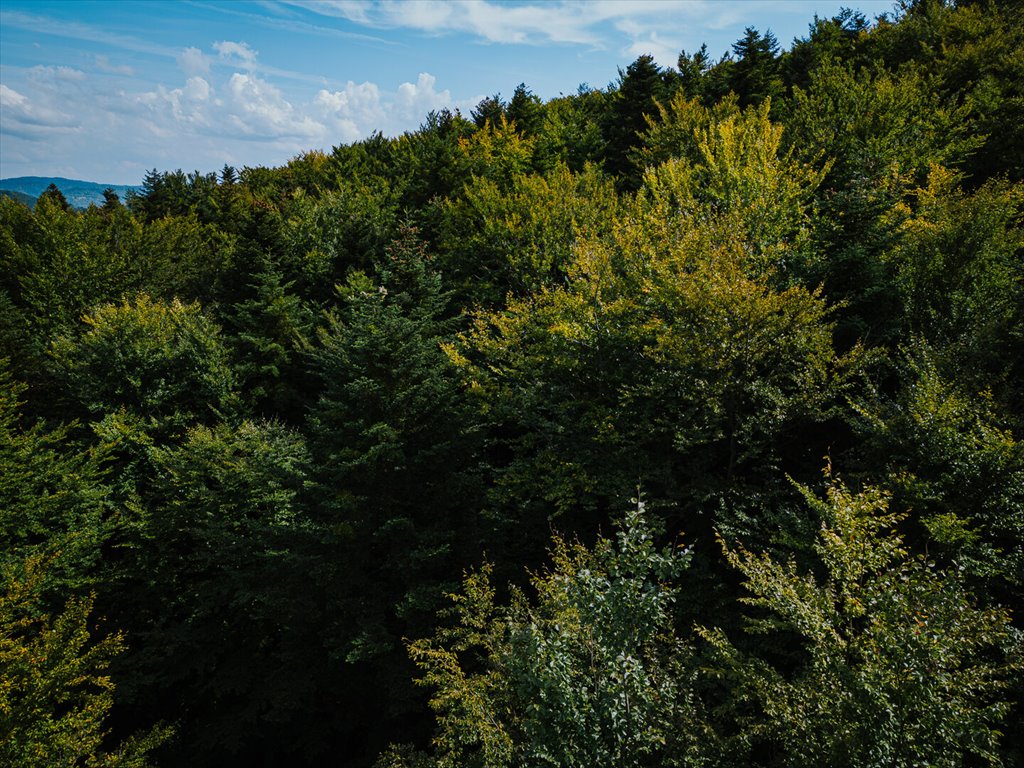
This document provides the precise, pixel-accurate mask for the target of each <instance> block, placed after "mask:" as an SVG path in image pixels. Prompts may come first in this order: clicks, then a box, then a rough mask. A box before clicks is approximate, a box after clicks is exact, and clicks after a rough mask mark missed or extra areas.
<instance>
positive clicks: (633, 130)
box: [602, 54, 671, 190]
mask: <svg viewBox="0 0 1024 768" xmlns="http://www.w3.org/2000/svg"><path fill="white" fill-rule="evenodd" d="M669 82H670V79H669V77H668V76H667V73H665V72H663V71H662V70H661V69H660V68H659V67H658V65H657V64H655V63H654V58H653V57H651V56H649V55H647V54H645V55H643V56H640V57H638V58H637V60H636V61H634V62H633V63H632V64H630V65H629V66H628V67H626V71H625V72H623V71H622V70H619V83H618V89H617V90H616V91H615V92H614V94H613V95H612V99H611V103H610V104H609V106H608V110H607V111H606V113H605V119H604V123H603V125H602V132H603V134H604V137H605V142H606V143H605V147H604V167H605V170H606V171H608V172H609V173H610V174H612V175H613V176H615V177H616V178H617V179H618V180H619V182H620V185H621V187H622V188H623V189H627V190H633V189H636V187H637V186H639V181H640V178H639V173H638V169H637V168H636V167H635V166H634V165H633V163H632V162H631V160H630V155H631V154H632V150H633V148H634V147H636V146H637V145H638V144H639V143H640V134H642V133H643V132H644V130H646V128H647V118H648V117H649V116H651V115H654V114H656V113H657V111H658V106H657V105H658V103H662V102H665V101H667V100H668V97H669V96H670V95H671V89H670V86H669Z"/></svg>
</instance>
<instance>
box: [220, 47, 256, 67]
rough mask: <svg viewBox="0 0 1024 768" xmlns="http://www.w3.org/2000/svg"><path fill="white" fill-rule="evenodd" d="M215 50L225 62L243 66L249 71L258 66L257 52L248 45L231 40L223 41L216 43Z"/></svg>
mask: <svg viewBox="0 0 1024 768" xmlns="http://www.w3.org/2000/svg"><path fill="white" fill-rule="evenodd" d="M213 49H214V50H215V51H217V53H218V54H219V55H220V58H221V59H223V60H224V61H228V62H230V63H233V64H241V65H242V66H244V67H247V68H249V69H252V68H253V67H255V66H256V51H254V50H253V49H252V48H250V47H249V45H248V44H247V43H234V42H231V41H230V40H222V41H220V42H218V43H214V44H213Z"/></svg>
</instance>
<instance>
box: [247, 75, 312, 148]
mask: <svg viewBox="0 0 1024 768" xmlns="http://www.w3.org/2000/svg"><path fill="white" fill-rule="evenodd" d="M227 90H228V94H229V96H230V99H231V105H232V106H233V107H234V109H233V110H232V111H231V112H230V113H229V114H228V120H229V121H230V123H231V124H232V125H234V126H235V127H236V128H237V129H238V130H240V131H241V132H242V133H243V134H245V135H247V136H253V135H256V136H277V137H284V136H287V137H292V136H296V137H298V136H301V137H305V138H321V137H322V136H323V135H324V132H325V131H324V126H323V125H322V124H320V123H318V122H317V121H316V120H314V119H313V118H312V117H310V116H308V115H302V114H300V113H299V112H298V111H297V110H295V109H294V108H293V107H292V105H291V104H290V103H289V102H288V101H287V100H286V99H285V98H284V97H283V96H282V95H281V91H279V90H278V89H277V88H275V87H274V86H273V85H271V84H270V83H268V82H267V81H266V80H261V79H260V78H258V77H255V76H253V75H243V74H240V73H238V72H236V73H235V74H233V75H232V76H231V79H230V80H229V81H228V86H227Z"/></svg>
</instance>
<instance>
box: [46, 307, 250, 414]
mask: <svg viewBox="0 0 1024 768" xmlns="http://www.w3.org/2000/svg"><path fill="white" fill-rule="evenodd" d="M82 322H83V325H84V328H83V329H82V331H81V333H80V334H76V335H75V336H70V335H68V336H62V337H60V338H58V339H57V340H56V341H54V343H53V346H52V348H51V354H52V355H53V359H54V363H55V365H56V367H57V370H58V372H59V375H60V376H61V377H62V379H63V381H64V382H65V386H66V387H67V390H68V392H69V393H70V394H71V395H72V396H73V397H74V398H75V400H76V401H77V402H78V403H79V404H80V405H81V407H82V408H83V409H84V412H85V413H86V414H88V415H90V416H93V417H94V418H101V417H102V416H103V415H104V414H110V413H113V412H114V411H116V410H117V409H120V408H124V409H127V410H128V411H129V412H131V413H132V414H135V415H137V416H140V417H142V418H143V419H146V420H148V421H150V422H151V424H152V426H153V428H154V429H156V430H157V431H158V432H161V431H166V430H175V429H180V428H182V427H184V426H186V425H188V424H190V423H193V422H195V421H197V420H198V421H209V420H211V419H212V418H213V417H214V416H215V415H216V414H217V413H219V412H223V411H225V410H226V409H227V408H228V407H229V406H230V404H231V400H232V378H233V377H232V374H231V370H230V369H229V368H228V366H227V352H226V350H225V349H224V346H223V343H222V342H221V340H220V333H219V330H218V329H217V327H216V326H215V325H214V324H213V323H212V322H211V321H210V320H208V319H207V318H206V317H205V316H204V315H203V313H202V310H201V309H200V307H199V305H198V304H183V303H181V302H180V301H178V300H177V299H175V300H174V301H171V302H163V301H158V300H155V299H152V298H150V297H149V296H147V295H146V294H140V295H139V296H138V297H136V298H135V299H134V300H133V301H132V302H130V303H129V302H125V303H122V304H106V305H104V306H101V307H99V308H98V309H96V310H95V311H93V312H91V313H89V314H87V315H85V316H84V317H83V318H82Z"/></svg>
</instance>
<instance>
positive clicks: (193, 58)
mask: <svg viewBox="0 0 1024 768" xmlns="http://www.w3.org/2000/svg"><path fill="white" fill-rule="evenodd" d="M177 62H178V67H179V68H180V69H181V71H182V72H184V73H185V74H186V75H189V76H193V75H206V74H208V73H209V72H210V58H209V57H208V56H207V55H206V54H205V53H203V52H202V51H201V50H199V49H198V48H186V49H185V50H183V51H182V52H181V53H179V54H178V56H177Z"/></svg>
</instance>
